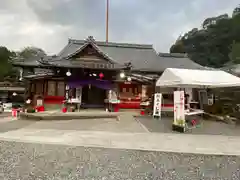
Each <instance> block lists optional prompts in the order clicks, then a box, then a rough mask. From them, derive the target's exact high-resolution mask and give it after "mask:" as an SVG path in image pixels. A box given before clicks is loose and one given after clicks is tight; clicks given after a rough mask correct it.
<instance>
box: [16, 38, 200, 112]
mask: <svg viewBox="0 0 240 180" xmlns="http://www.w3.org/2000/svg"><path fill="white" fill-rule="evenodd" d="M14 65H15V66H18V67H22V68H23V76H24V78H25V80H27V81H28V87H27V92H26V94H27V98H31V99H34V96H41V97H42V98H43V101H44V104H46V105H47V104H62V102H63V101H64V100H66V99H70V98H73V99H79V100H80V101H81V105H82V106H83V107H85V108H89V107H97V108H99V107H103V106H104V102H105V100H106V99H108V98H109V93H110V92H114V93H115V95H116V97H117V99H118V100H119V101H120V103H119V107H120V108H139V107H140V102H141V100H142V99H146V98H148V97H150V96H151V94H152V92H153V91H154V86H155V84H154V83H155V81H154V80H155V79H156V78H157V77H159V76H160V75H161V73H162V72H163V71H164V70H165V69H166V68H187V69H204V67H202V66H201V65H199V64H196V63H194V62H193V61H191V60H190V59H189V58H188V57H187V56H186V55H179V54H163V53H160V54H158V53H157V52H156V51H155V49H154V48H153V46H152V45H145V44H127V43H112V42H108V43H107V42H101V41H95V39H94V38H93V37H91V36H90V37H88V38H87V39H86V40H74V39H69V40H68V44H67V45H66V46H65V47H64V48H63V49H62V50H61V51H60V52H59V53H58V54H57V55H56V56H47V57H41V58H33V59H29V60H21V59H18V60H16V61H15V63H14Z"/></svg>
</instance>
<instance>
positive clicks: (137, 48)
mask: <svg viewBox="0 0 240 180" xmlns="http://www.w3.org/2000/svg"><path fill="white" fill-rule="evenodd" d="M89 44H91V45H92V46H93V48H95V49H96V50H97V52H98V53H99V54H100V55H102V56H103V57H104V58H105V59H107V60H109V64H113V67H114V68H115V69H123V68H124V67H125V68H126V64H129V63H131V67H132V70H136V71H144V72H163V71H164V70H165V69H166V68H187V69H201V68H203V67H202V66H201V65H199V64H196V63H194V62H193V61H191V60H190V59H189V58H187V57H174V56H173V55H172V54H171V55H169V54H162V53H161V54H157V53H156V51H155V50H154V48H153V46H152V45H148V44H129V43H113V42H108V43H107V42H103V41H95V40H94V39H93V37H91V36H89V37H88V38H87V39H86V40H74V39H69V40H68V44H67V45H66V46H65V47H64V48H63V50H62V51H61V52H60V53H59V54H57V56H54V57H45V58H43V59H41V60H38V61H35V62H34V63H35V64H36V63H37V65H39V64H38V63H39V62H40V65H41V66H58V67H68V68H78V67H82V68H86V67H85V66H84V65H83V64H81V63H79V64H76V62H73V61H71V58H72V56H74V55H76V54H78V53H79V52H81V51H82V50H83V49H84V48H85V47H86V46H87V45H89ZM79 62H81V61H79ZM74 63H75V64H74Z"/></svg>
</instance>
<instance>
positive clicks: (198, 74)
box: [156, 68, 240, 88]
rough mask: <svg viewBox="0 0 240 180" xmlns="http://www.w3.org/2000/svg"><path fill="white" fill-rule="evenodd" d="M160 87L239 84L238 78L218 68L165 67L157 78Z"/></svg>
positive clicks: (203, 86) (208, 86) (211, 86)
mask: <svg viewBox="0 0 240 180" xmlns="http://www.w3.org/2000/svg"><path fill="white" fill-rule="evenodd" d="M156 86H160V87H192V88H221V87H237V86H240V78H239V77H237V76H234V75H232V74H229V73H227V72H224V71H220V70H193V69H176V68H167V69H166V70H165V71H164V72H163V74H162V76H161V77H160V78H159V79H158V80H157V82H156Z"/></svg>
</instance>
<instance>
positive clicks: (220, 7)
mask: <svg viewBox="0 0 240 180" xmlns="http://www.w3.org/2000/svg"><path fill="white" fill-rule="evenodd" d="M238 3H239V0H168V1H166V0H110V22H109V28H110V29H109V41H113V42H130V43H145V44H146V43H147V44H153V45H154V47H155V48H156V50H157V51H160V52H168V51H169V47H170V46H171V44H172V43H174V42H175V40H176V38H177V37H178V36H179V35H180V34H182V33H184V32H186V31H188V30H190V29H192V28H194V27H200V26H201V23H202V21H203V20H204V19H205V18H207V17H212V16H216V15H219V14H222V13H226V12H227V13H230V14H231V13H232V11H233V9H234V8H235V7H236V6H237V5H238ZM105 7H106V0H0V45H1V46H7V47H8V48H10V49H13V50H19V49H22V48H23V47H26V46H36V47H40V48H42V49H44V50H45V51H46V52H47V53H49V54H55V53H58V51H60V50H61V48H63V47H64V46H65V45H66V43H67V41H68V38H76V39H85V38H86V37H87V36H90V35H92V36H94V38H95V39H96V40H105V14H106V13H105V10H106V8H105Z"/></svg>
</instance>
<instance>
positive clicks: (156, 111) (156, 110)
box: [153, 93, 162, 118]
mask: <svg viewBox="0 0 240 180" xmlns="http://www.w3.org/2000/svg"><path fill="white" fill-rule="evenodd" d="M161 111H162V94H161V93H155V95H154V106H153V117H157V118H159V117H161Z"/></svg>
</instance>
